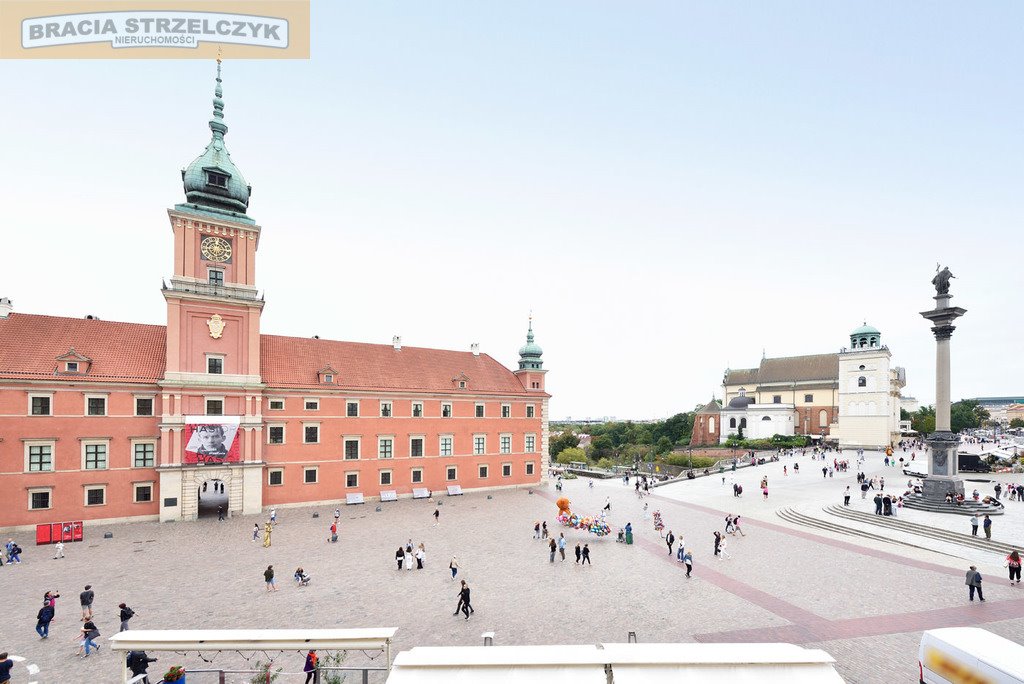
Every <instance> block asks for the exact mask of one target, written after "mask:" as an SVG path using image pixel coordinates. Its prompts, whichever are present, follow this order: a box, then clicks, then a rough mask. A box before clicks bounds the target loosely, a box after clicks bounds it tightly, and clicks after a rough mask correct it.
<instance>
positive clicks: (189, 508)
mask: <svg viewBox="0 0 1024 684" xmlns="http://www.w3.org/2000/svg"><path fill="white" fill-rule="evenodd" d="M217 103H220V104H219V106H218V104H217ZM222 109H223V102H222V101H220V79H219V77H218V86H217V99H216V100H215V113H214V117H215V119H214V120H213V121H211V123H210V127H211V130H213V139H212V140H211V143H210V146H209V147H208V148H207V151H206V152H205V153H204V155H203V156H201V157H200V158H199V159H197V160H196V161H195V162H193V164H192V166H190V167H189V169H188V170H187V171H183V172H182V175H183V179H184V180H185V189H186V196H187V198H188V201H187V202H186V203H185V204H179V205H177V206H176V207H175V208H174V209H171V210H169V212H168V215H169V218H170V224H171V228H172V231H173V236H174V249H173V261H174V269H173V273H174V275H173V277H172V278H171V280H170V282H169V283H167V284H165V286H164V288H163V296H164V299H165V300H166V305H167V325H166V326H153V325H142V324H135V323H120V322H110V321H101V320H96V319H92V318H86V319H73V318H58V317H51V316H41V315H32V314H24V313H18V312H15V311H14V310H13V307H12V305H11V304H10V300H6V299H0V491H2V492H3V496H0V527H2V528H12V527H27V526H34V525H36V524H41V523H48V522H54V521H66V520H86V521H96V520H108V521H109V520H157V519H159V520H161V521H170V520H193V519H195V518H196V517H197V516H198V514H199V510H200V498H201V497H202V496H203V495H204V492H203V484H204V483H209V482H211V481H215V482H218V483H223V485H224V488H225V494H226V495H227V503H226V507H227V511H226V512H227V513H228V514H246V515H248V514H256V513H259V512H261V511H262V510H264V509H266V508H268V507H272V506H278V507H282V506H291V505H309V504H317V503H324V504H328V505H331V506H335V505H338V504H340V503H344V502H345V500H346V497H347V495H349V494H361V495H362V496H363V498H364V499H365V500H373V499H375V498H379V497H381V493H382V492H386V493H388V494H389V495H390V494H391V493H393V494H394V495H397V496H399V497H402V496H411V495H412V494H413V491H414V490H424V489H425V490H430V491H432V492H434V493H439V492H440V493H443V492H444V491H445V489H446V488H447V487H448V486H450V485H459V486H460V487H462V488H463V489H465V490H473V489H492V488H500V487H517V486H524V485H533V484H537V483H538V482H540V480H541V477H542V475H543V474H544V473H546V472H547V469H548V461H547V453H548V399H549V396H550V395H548V394H547V393H546V391H545V373H546V371H545V370H543V368H542V363H541V361H540V354H541V351H540V348H539V347H538V346H536V345H535V344H533V332H532V326H531V329H530V331H529V333H528V344H527V345H526V346H524V347H523V348H522V349H520V363H519V369H518V370H515V371H512V370H509V369H507V368H505V367H504V366H503V365H501V364H500V363H498V362H497V361H496V360H495V359H493V358H491V357H490V356H488V355H487V354H482V353H479V352H478V351H477V350H476V348H475V347H474V349H473V350H472V351H467V352H457V351H445V350H435V349H423V348H414V347H403V346H402V345H401V342H400V340H399V339H398V338H396V339H395V340H394V342H393V344H391V345H374V344H362V343H354V342H340V341H331V340H321V339H315V338H314V339H307V338H298V337H284V336H277V335H265V334H262V333H261V330H260V318H261V315H262V311H263V306H264V301H263V299H262V297H261V296H260V295H258V294H257V289H256V260H257V251H258V247H259V238H260V232H261V228H260V226H258V225H256V224H255V223H254V222H253V221H252V219H250V218H249V217H248V216H247V215H246V209H247V207H248V196H249V191H250V189H249V187H248V186H246V185H244V180H243V179H242V178H241V173H240V172H239V171H238V170H237V168H236V167H234V166H233V164H231V162H230V158H229V157H228V155H227V151H226V148H224V146H223V136H224V133H226V132H227V127H226V126H225V125H223V123H222V118H223V117H222V115H221V114H222ZM204 440H208V441H204Z"/></svg>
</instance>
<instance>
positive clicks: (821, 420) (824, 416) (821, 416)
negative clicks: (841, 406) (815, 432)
mask: <svg viewBox="0 0 1024 684" xmlns="http://www.w3.org/2000/svg"><path fill="white" fill-rule="evenodd" d="M827 426H828V411H826V410H825V409H822V410H821V411H819V412H818V427H827Z"/></svg>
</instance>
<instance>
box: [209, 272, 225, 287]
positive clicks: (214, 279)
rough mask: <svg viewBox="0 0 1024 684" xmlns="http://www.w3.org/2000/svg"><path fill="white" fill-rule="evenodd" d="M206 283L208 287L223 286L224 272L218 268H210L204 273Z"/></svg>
mask: <svg viewBox="0 0 1024 684" xmlns="http://www.w3.org/2000/svg"><path fill="white" fill-rule="evenodd" d="M206 274H207V282H208V283H210V285H214V286H219V285H223V284H224V271H222V270H220V269H219V268H211V269H209V270H207V271H206Z"/></svg>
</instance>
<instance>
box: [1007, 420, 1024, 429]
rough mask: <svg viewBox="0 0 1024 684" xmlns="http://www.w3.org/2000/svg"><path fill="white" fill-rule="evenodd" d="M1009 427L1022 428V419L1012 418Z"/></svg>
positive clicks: (1023, 423)
mask: <svg viewBox="0 0 1024 684" xmlns="http://www.w3.org/2000/svg"><path fill="white" fill-rule="evenodd" d="M1010 427H1012V428H1024V418H1014V419H1013V420H1011V421H1010Z"/></svg>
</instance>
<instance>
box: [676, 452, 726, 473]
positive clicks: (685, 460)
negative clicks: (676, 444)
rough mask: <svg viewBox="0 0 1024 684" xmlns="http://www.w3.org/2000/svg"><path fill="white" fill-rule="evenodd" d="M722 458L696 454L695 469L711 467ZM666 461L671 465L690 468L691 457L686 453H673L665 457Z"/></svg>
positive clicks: (694, 458)
mask: <svg viewBox="0 0 1024 684" xmlns="http://www.w3.org/2000/svg"><path fill="white" fill-rule="evenodd" d="M720 460H721V459H718V458H711V457H708V456H694V457H693V469H694V470H704V469H705V468H710V467H711V466H713V465H715V464H716V463H718V461H720ZM665 463H668V464H669V465H673V466H678V467H679V468H689V467H690V457H689V456H687V455H686V454H672V455H671V456H669V457H668V458H666V459H665Z"/></svg>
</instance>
